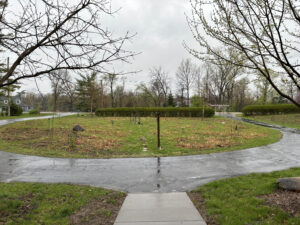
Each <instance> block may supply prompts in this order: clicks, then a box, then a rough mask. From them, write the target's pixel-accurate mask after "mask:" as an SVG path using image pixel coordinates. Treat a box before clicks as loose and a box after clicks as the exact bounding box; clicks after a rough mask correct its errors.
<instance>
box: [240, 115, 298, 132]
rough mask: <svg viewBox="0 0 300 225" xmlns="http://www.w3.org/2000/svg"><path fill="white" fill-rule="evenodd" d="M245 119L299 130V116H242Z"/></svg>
mask: <svg viewBox="0 0 300 225" xmlns="http://www.w3.org/2000/svg"><path fill="white" fill-rule="evenodd" d="M242 117H243V118H245V119H249V120H255V121H259V122H264V123H269V124H275V125H280V126H284V127H290V128H297V129H300V114H299V113H298V114H283V115H264V116H242Z"/></svg>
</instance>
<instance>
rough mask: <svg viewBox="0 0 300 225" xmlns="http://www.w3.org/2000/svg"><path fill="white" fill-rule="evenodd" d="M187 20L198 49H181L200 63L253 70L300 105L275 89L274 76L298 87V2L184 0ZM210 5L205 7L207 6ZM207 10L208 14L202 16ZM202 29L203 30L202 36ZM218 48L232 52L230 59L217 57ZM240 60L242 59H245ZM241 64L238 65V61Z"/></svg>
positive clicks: (299, 85)
mask: <svg viewBox="0 0 300 225" xmlns="http://www.w3.org/2000/svg"><path fill="white" fill-rule="evenodd" d="M190 2H191V6H192V16H191V17H190V18H188V23H189V26H190V29H191V31H192V33H193V36H194V38H195V39H196V41H197V42H198V43H199V44H200V47H201V48H200V49H191V48H189V47H188V46H187V45H185V47H186V48H187V49H188V50H189V52H190V53H191V54H193V55H194V56H195V57H198V58H200V59H203V58H206V59H210V60H214V59H215V58H222V59H223V60H226V61H228V62H232V63H234V64H237V65H239V66H241V65H242V66H244V67H245V68H247V69H250V70H256V71H258V72H259V73H260V74H261V75H262V76H264V77H265V78H266V80H267V81H268V82H269V83H270V84H271V86H272V87H273V88H274V89H275V90H276V91H277V92H278V93H279V94H280V95H281V96H283V97H284V98H286V99H288V100H290V101H291V102H293V103H295V104H296V105H298V106H299V107H300V104H299V103H297V102H296V101H295V100H294V99H293V97H292V96H290V95H289V94H288V93H287V92H285V91H283V90H280V87H279V86H278V84H276V83H275V82H274V76H273V75H272V74H271V73H270V70H269V69H270V68H272V69H273V70H275V74H280V75H282V76H287V77H288V79H289V80H290V81H292V82H293V83H294V85H295V86H296V87H297V88H298V89H300V83H299V80H298V78H299V77H300V64H299V60H298V59H299V54H300V43H299V37H300V14H299V9H300V3H299V1H295V0H264V1H260V0H190ZM209 5H210V6H211V7H210V6H209ZM209 9H212V10H211V13H208V11H209ZM203 30H204V32H203ZM218 44H223V45H225V47H226V48H228V47H230V48H233V49H236V50H237V51H239V52H240V53H241V57H239V58H236V59H235V60H233V59H231V58H230V57H228V56H226V55H220V54H219V53H220V52H219V51H216V50H215V46H216V45H218ZM245 59H246V60H245ZM241 61H242V62H241Z"/></svg>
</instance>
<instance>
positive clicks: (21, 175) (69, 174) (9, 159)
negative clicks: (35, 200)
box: [0, 121, 300, 193]
mask: <svg viewBox="0 0 300 225" xmlns="http://www.w3.org/2000/svg"><path fill="white" fill-rule="evenodd" d="M0 123H1V124H2V125H3V124H5V123H3V122H2V121H1V122H0ZM282 133H283V138H282V140H281V141H279V142H277V143H274V144H271V145H268V146H262V147H257V148H252V149H246V150H240V151H233V152H225V153H213V154H205V155H193V156H182V157H162V158H134V159H132V158H126V159H57V158H45V157H36V156H24V155H17V154H12V153H7V152H2V151H0V181H2V182H12V181H24V182H49V183H74V184H88V185H93V186H98V187H105V188H111V189H116V190H121V191H125V192H130V193H141V192H173V191H187V190H192V189H194V188H196V187H198V186H200V185H202V184H205V183H208V182H211V181H213V180H218V179H221V178H225V177H232V176H236V175H242V174H248V173H253V172H271V171H276V170H283V169H288V168H292V167H300V134H298V133H297V132H290V131H286V130H283V131H282Z"/></svg>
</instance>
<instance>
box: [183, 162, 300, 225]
mask: <svg viewBox="0 0 300 225" xmlns="http://www.w3.org/2000/svg"><path fill="white" fill-rule="evenodd" d="M294 176H300V169H299V168H298V169H290V170H285V171H279V172H273V173H263V174H250V175H248V176H239V177H235V178H230V179H224V180H220V181H215V182H212V183H209V184H206V185H204V186H202V187H200V188H199V189H197V190H195V191H193V192H191V193H189V194H190V197H191V198H192V200H193V202H194V204H195V205H196V206H197V208H198V209H200V212H202V214H205V215H206V218H210V219H209V220H210V221H214V222H212V224H220V225H240V224H241V225H242V224H243V225H244V224H270V225H282V224H286V225H287V224H291V225H292V224H294V225H296V224H300V215H298V216H295V217H293V216H291V215H289V214H288V213H286V212H284V211H282V210H281V209H279V208H277V207H270V206H268V205H267V204H266V202H265V200H263V199H262V198H259V197H260V196H262V195H266V194H271V193H273V192H275V190H276V180H277V179H278V178H280V177H294Z"/></svg>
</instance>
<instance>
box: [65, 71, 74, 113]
mask: <svg viewBox="0 0 300 225" xmlns="http://www.w3.org/2000/svg"><path fill="white" fill-rule="evenodd" d="M62 85H63V87H62V93H63V94H64V95H65V96H67V97H68V100H69V101H68V102H69V111H71V112H72V111H73V110H74V101H75V97H76V88H75V84H74V83H73V82H72V77H71V76H70V74H69V72H68V71H67V70H65V71H64V73H63V76H62Z"/></svg>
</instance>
